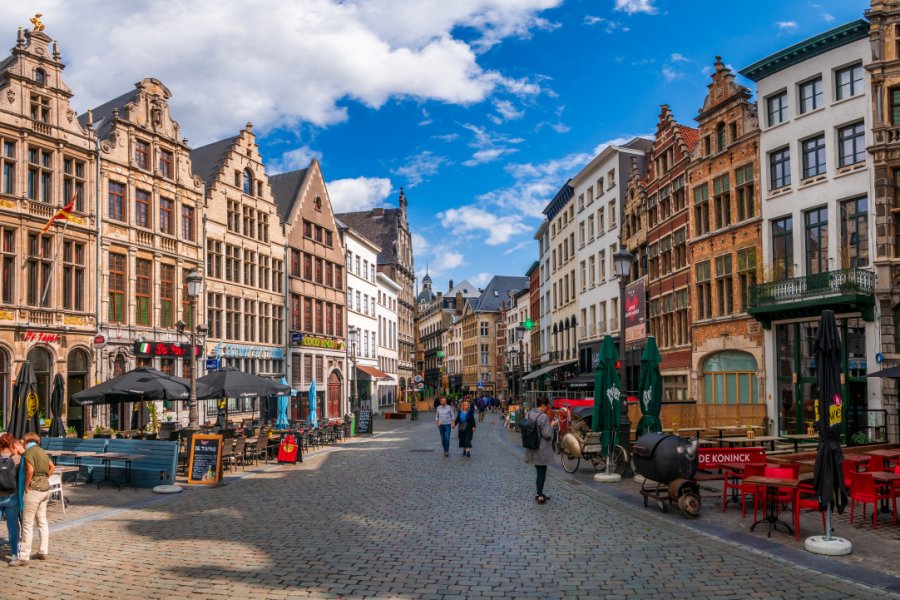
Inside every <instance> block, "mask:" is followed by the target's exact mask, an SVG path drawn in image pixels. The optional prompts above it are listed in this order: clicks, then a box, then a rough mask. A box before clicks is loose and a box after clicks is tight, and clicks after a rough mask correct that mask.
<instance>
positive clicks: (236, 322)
mask: <svg viewBox="0 0 900 600" xmlns="http://www.w3.org/2000/svg"><path fill="white" fill-rule="evenodd" d="M239 302H240V301H239V300H238V299H237V298H234V297H232V296H225V339H226V340H238V339H240V337H241V325H240V323H241V321H240V312H239V310H240V304H239Z"/></svg>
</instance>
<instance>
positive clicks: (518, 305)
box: [502, 288, 531, 398]
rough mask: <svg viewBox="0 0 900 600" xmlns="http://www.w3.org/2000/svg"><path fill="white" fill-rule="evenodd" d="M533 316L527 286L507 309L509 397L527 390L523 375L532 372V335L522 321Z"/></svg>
mask: <svg viewBox="0 0 900 600" xmlns="http://www.w3.org/2000/svg"><path fill="white" fill-rule="evenodd" d="M530 318H531V290H530V289H529V288H525V289H523V290H521V291H519V292H516V293H515V294H513V295H512V297H511V298H510V303H509V308H508V309H507V310H506V339H505V343H504V347H503V350H502V352H503V354H504V356H505V359H506V361H505V362H506V365H507V367H508V368H507V377H508V379H509V383H508V384H507V388H506V389H507V390H509V397H510V398H516V397H517V396H521V395H522V393H523V391H524V390H525V387H524V384H525V382H523V380H522V377H524V376H525V375H527V374H528V373H530V372H531V335H530V333H529V332H528V331H526V330H525V328H524V327H523V326H522V323H524V322H525V321H527V320H529V319H530Z"/></svg>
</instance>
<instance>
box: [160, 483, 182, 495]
mask: <svg viewBox="0 0 900 600" xmlns="http://www.w3.org/2000/svg"><path fill="white" fill-rule="evenodd" d="M182 489H183V488H182V487H181V486H180V485H158V486H156V487H155V488H153V493H154V494H178V493H180V492H181V491H182Z"/></svg>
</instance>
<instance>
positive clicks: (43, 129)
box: [31, 120, 53, 135]
mask: <svg viewBox="0 0 900 600" xmlns="http://www.w3.org/2000/svg"><path fill="white" fill-rule="evenodd" d="M31 128H32V129H34V131H35V132H37V133H42V134H44V135H50V134H51V133H53V127H52V126H51V125H50V124H49V123H44V122H42V121H36V120H32V121H31Z"/></svg>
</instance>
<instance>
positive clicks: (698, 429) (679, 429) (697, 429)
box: [663, 427, 706, 435]
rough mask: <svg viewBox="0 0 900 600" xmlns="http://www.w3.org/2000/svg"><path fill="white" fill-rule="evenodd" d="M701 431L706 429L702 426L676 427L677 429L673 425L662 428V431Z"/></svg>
mask: <svg viewBox="0 0 900 600" xmlns="http://www.w3.org/2000/svg"><path fill="white" fill-rule="evenodd" d="M701 431H706V428H704V427H678V428H677V429H675V428H673V427H669V428H668V429H663V433H675V434H676V435H677V434H680V433H700V432H701Z"/></svg>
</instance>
